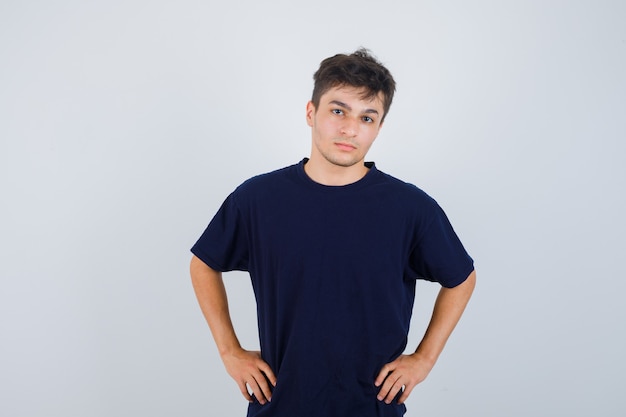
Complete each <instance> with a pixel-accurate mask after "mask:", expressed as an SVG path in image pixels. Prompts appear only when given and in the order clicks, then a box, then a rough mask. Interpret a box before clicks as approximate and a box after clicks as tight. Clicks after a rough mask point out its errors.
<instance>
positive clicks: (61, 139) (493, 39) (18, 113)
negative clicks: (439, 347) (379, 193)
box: [0, 0, 626, 417]
mask: <svg viewBox="0 0 626 417" xmlns="http://www.w3.org/2000/svg"><path fill="white" fill-rule="evenodd" d="M625 22H626V3H624V2H623V1H608V0H588V1H557V0H543V1H539V0H537V1H511V0H504V1H503V0H483V1H460V0H459V1H405V0H402V1H386V2H381V1H377V2H374V1H358V2H357V1H352V0H348V1H344V2H329V1H326V0H322V1H317V2H296V1H286V0H285V1H274V2H261V1H254V0H245V1H239V2H236V1H233V2H217V1H193V0H179V1H176V2H174V1H171V2H167V1H148V0H130V1H128V0H127V1H119V0H115V1H106V2H105V1H78V0H76V1H71V0H58V1H54V2H45V1H32V0H24V1H10V0H4V1H2V2H1V3H0V193H1V200H0V277H1V287H0V337H1V341H0V415H2V416H7V417H21V416H29V417H32V416H64V417H69V416H80V417H84V416H107V417H108V416H174V415H176V416H209V415H210V416H243V415H245V408H246V403H245V400H243V398H242V397H241V395H240V393H239V392H238V389H237V387H236V385H235V383H234V382H233V381H231V380H230V379H229V377H228V376H227V374H226V373H225V371H224V369H223V366H222V364H221V361H220V359H219V356H218V355H217V353H216V349H215V347H214V344H213V340H212V338H211V336H210V333H209V330H208V327H207V326H206V324H205V323H204V320H203V318H202V316H201V314H200V310H199V308H198V307H197V304H196V301H195V298H194V295H193V291H192V288H191V284H190V280H189V277H188V261H189V259H190V253H189V248H190V247H191V245H192V244H193V243H194V242H195V240H196V239H197V237H198V236H199V235H200V233H201V232H202V230H203V229H204V227H205V226H206V224H207V223H208V221H209V220H210V218H211V217H212V216H213V214H214V212H215V211H216V210H217V208H218V207H219V205H220V204H221V202H222V200H223V199H224V198H225V197H226V195H227V194H228V193H229V192H230V191H231V190H232V189H233V188H234V187H235V186H237V185H238V184H239V183H240V182H242V181H243V180H245V179H247V178H248V177H250V176H252V175H255V174H258V173H261V172H266V171H269V170H272V169H275V168H279V167H282V166H285V165H289V164H292V163H295V162H297V161H299V160H300V159H301V158H302V157H304V156H308V152H309V146H310V136H309V129H308V127H307V126H306V124H305V119H304V108H305V104H306V101H307V100H308V99H309V96H310V93H311V88H312V74H313V72H314V71H315V70H316V69H317V66H318V64H319V62H320V61H321V60H322V59H323V58H326V57H327V56H330V55H334V54H335V53H338V52H352V51H353V50H354V49H356V48H358V47H359V46H365V47H368V48H370V49H371V50H372V52H373V53H374V54H375V55H376V56H378V58H379V59H380V60H381V61H383V62H384V63H385V64H386V65H387V66H388V68H389V69H390V70H391V71H392V73H393V74H394V76H395V78H396V80H397V83H398V92H397V96H396V100H395V102H394V103H393V106H392V108H391V112H390V114H389V117H388V118H387V120H386V125H385V127H384V128H383V130H382V133H381V135H380V136H379V138H378V140H377V142H376V143H375V144H374V146H373V148H372V150H371V152H370V155H369V157H368V160H374V161H376V163H377V165H378V167H379V168H380V169H381V170H383V171H385V172H387V173H389V174H392V175H394V176H397V177H400V178H402V179H404V180H406V181H409V182H412V183H415V184H416V185H418V186H419V187H421V188H422V189H424V190H425V191H427V192H428V193H429V194H431V195H432V196H433V197H434V198H435V199H437V200H438V201H439V203H440V204H441V205H442V206H443V207H444V209H445V210H446V212H447V213H448V215H449V217H450V219H451V221H452V223H453V224H454V226H455V229H456V230H457V232H458V234H459V235H460V236H461V238H462V240H463V242H464V243H465V245H466V247H467V249H468V250H469V252H470V253H471V254H472V256H473V257H474V258H475V260H476V267H477V271H478V279H479V281H478V287H477V289H476V292H475V296H474V298H473V299H472V301H471V303H470V305H469V307H468V310H467V313H466V315H465V316H464V317H463V319H462V321H461V323H460V324H459V327H458V328H457V331H456V332H455V333H454V334H453V336H452V338H451V339H450V342H449V344H448V346H447V348H446V350H445V351H444V354H443V355H442V357H441V358H440V361H439V363H438V364H437V366H436V367H435V369H434V370H433V372H432V373H431V375H430V377H429V379H427V380H426V381H425V382H424V383H423V384H422V385H421V386H420V387H418V388H417V389H416V390H415V391H414V393H413V396H412V397H411V398H410V400H409V403H408V409H409V411H408V413H407V415H408V416H427V415H431V416H434V415H437V416H457V415H468V416H483V417H485V416H494V417H495V416H498V417H501V416H507V417H517V416H519V417H522V416H523V417H527V416H591V415H600V416H603V417H608V416H623V415H624V413H626V396H624V393H623V390H624V374H626V360H625V359H624V353H625V352H626V341H625V329H626V307H625V304H624V301H623V300H624V293H625V292H626V284H625V273H624V266H623V259H624V251H625V249H626V242H625V239H624V236H625V234H626V221H625V220H624V213H626V197H625V190H626V169H625V168H624V165H625V163H624V162H625V161H624V159H625V156H626V145H625V140H626V24H625ZM226 279H227V285H228V289H229V293H230V297H231V303H232V310H233V316H234V320H235V326H236V328H237V331H238V332H239V334H240V337H241V339H242V342H243V343H244V344H245V345H246V347H249V348H254V347H256V346H258V345H257V342H256V323H255V320H256V318H255V316H254V305H253V296H252V292H251V290H250V284H249V281H248V278H247V276H246V275H244V274H241V273H233V274H231V275H229V276H227V277H226ZM418 290H419V295H418V299H417V304H418V305H417V306H416V309H415V317H414V322H413V324H414V326H413V332H412V334H411V341H410V349H413V348H414V347H415V344H416V343H417V340H419V337H420V335H421V332H422V331H423V329H424V324H425V321H426V319H427V318H428V316H429V314H430V307H431V305H432V301H433V297H434V295H435V292H436V288H435V287H434V286H433V284H428V283H420V284H419V287H418Z"/></svg>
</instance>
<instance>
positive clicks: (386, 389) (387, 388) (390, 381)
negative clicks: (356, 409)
mask: <svg viewBox="0 0 626 417" xmlns="http://www.w3.org/2000/svg"><path fill="white" fill-rule="evenodd" d="M399 379H400V375H397V374H394V373H393V372H392V373H390V374H389V375H388V376H387V379H385V382H384V383H383V386H382V387H381V389H380V391H378V396H377V398H378V400H379V401H386V400H387V398H388V397H389V394H390V393H391V391H392V390H393V388H394V386H395V385H396V383H397V381H398V380H399ZM396 393H397V390H396ZM391 398H392V399H393V396H391ZM387 403H388V402H387Z"/></svg>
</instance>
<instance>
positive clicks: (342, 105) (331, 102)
mask: <svg viewBox="0 0 626 417" xmlns="http://www.w3.org/2000/svg"><path fill="white" fill-rule="evenodd" d="M329 104H334V105H336V106H339V107H343V108H344V109H346V110H348V111H352V107H350V106H348V105H347V104H346V103H344V102H343V101H339V100H331V101H330V103H329ZM363 113H365V114H378V110H376V109H365V111H364V112H363Z"/></svg>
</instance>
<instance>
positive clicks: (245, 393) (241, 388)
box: [237, 381, 254, 403]
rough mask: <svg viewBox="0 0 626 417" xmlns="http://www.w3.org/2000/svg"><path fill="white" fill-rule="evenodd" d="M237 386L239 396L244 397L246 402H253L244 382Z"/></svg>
mask: <svg viewBox="0 0 626 417" xmlns="http://www.w3.org/2000/svg"><path fill="white" fill-rule="evenodd" d="M237 385H239V391H241V394H242V395H243V396H244V398H245V399H246V400H248V402H249V403H251V402H252V401H254V399H253V398H252V396H251V395H250V392H249V391H248V385H247V384H246V383H245V382H244V381H241V382H240V383H238V384H237Z"/></svg>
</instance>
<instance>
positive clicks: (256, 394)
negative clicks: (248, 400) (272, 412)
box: [248, 377, 268, 404]
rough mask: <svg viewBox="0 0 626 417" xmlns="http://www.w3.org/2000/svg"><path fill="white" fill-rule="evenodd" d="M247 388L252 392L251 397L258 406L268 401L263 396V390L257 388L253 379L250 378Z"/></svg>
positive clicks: (257, 385) (256, 383)
mask: <svg viewBox="0 0 626 417" xmlns="http://www.w3.org/2000/svg"><path fill="white" fill-rule="evenodd" d="M248 386H249V387H250V391H252V395H253V396H254V398H256V400H257V401H258V402H259V404H265V403H266V402H267V401H268V400H267V397H265V394H264V393H263V390H262V389H261V387H259V384H258V382H257V380H256V379H254V377H251V378H250V382H248Z"/></svg>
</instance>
